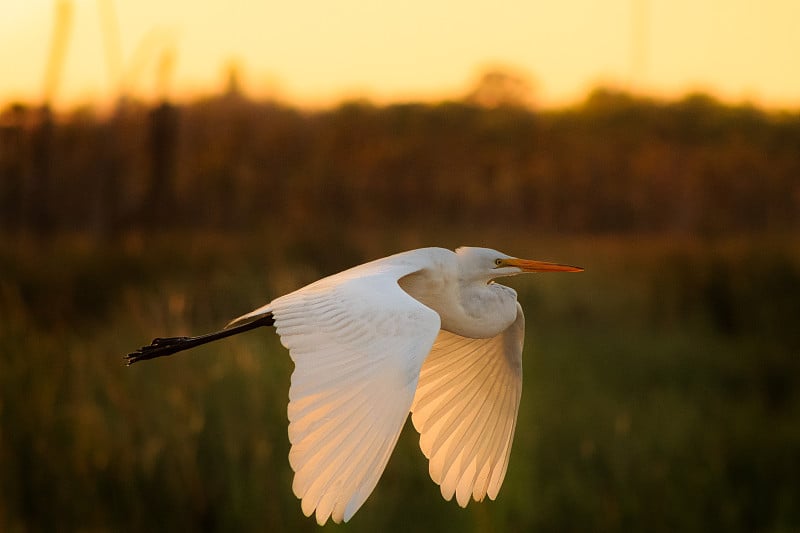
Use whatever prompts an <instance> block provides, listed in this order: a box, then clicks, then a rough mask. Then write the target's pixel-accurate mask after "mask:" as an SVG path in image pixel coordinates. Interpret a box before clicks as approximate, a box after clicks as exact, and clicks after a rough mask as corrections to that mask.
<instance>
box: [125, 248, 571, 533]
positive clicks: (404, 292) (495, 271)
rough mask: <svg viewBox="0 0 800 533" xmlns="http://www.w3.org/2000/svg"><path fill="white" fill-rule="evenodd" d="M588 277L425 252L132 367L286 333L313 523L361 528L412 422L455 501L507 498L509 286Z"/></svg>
mask: <svg viewBox="0 0 800 533" xmlns="http://www.w3.org/2000/svg"><path fill="white" fill-rule="evenodd" d="M581 270H583V269H582V268H579V267H572V266H567V265H560V264H556V263H548V262H543V261H533V260H527V259H518V258H515V257H511V256H509V255H506V254H504V253H501V252H498V251H496V250H491V249H487V248H473V247H462V248H458V249H457V250H456V251H455V252H453V251H451V250H447V249H444V248H421V249H417V250H411V251H408V252H403V253H399V254H396V255H392V256H389V257H385V258H383V259H377V260H375V261H371V262H369V263H365V264H363V265H359V266H356V267H353V268H351V269H349V270H345V271H344V272H340V273H339V274H335V275H332V276H329V277H326V278H323V279H321V280H319V281H317V282H315V283H312V284H310V285H307V286H305V287H303V288H301V289H298V290H296V291H294V292H292V293H289V294H287V295H285V296H281V297H279V298H276V299H274V300H272V301H271V302H269V303H268V304H266V305H264V306H262V307H259V308H258V309H256V310H254V311H251V312H250V313H247V314H245V315H243V316H241V317H239V318H237V319H235V320H233V321H232V322H230V323H229V324H228V325H227V326H226V328H225V329H223V330H222V331H218V332H215V333H210V334H207V335H202V336H199V337H170V338H158V339H155V340H154V341H153V342H152V344H150V345H149V346H145V347H143V348H140V349H139V350H137V351H135V352H133V353H130V354H128V355H127V356H125V357H126V359H127V362H128V364H129V365H130V364H133V363H135V362H137V361H142V360H146V359H153V358H156V357H161V356H165V355H171V354H173V353H176V352H180V351H183V350H186V349H188V348H192V347H195V346H199V345H201V344H205V343H208V342H211V341H214V340H217V339H221V338H224V337H228V336H231V335H235V334H238V333H242V332H244V331H249V330H251V329H255V328H258V327H262V326H274V327H275V329H276V331H277V333H278V335H279V336H280V340H281V343H282V344H283V345H284V346H285V347H286V348H288V350H289V354H290V356H291V358H292V360H293V361H294V364H295V368H294V371H293V373H292V376H291V386H290V388H289V407H288V415H289V441H290V443H291V448H290V451H289V463H290V465H291V467H292V469H293V470H294V472H295V475H294V481H293V484H292V490H293V491H294V493H295V495H297V497H298V498H300V499H301V507H302V510H303V513H304V514H305V515H306V516H311V514H312V513H314V512H316V519H317V522H318V523H319V524H320V525H323V524H325V522H326V521H327V520H328V518H331V519H332V520H333V521H334V522H337V523H338V522H342V521H345V522H346V521H347V520H349V519H350V518H351V517H352V516H353V514H354V513H355V512H356V511H357V510H358V509H359V508H360V507H361V505H362V504H363V503H364V501H365V500H366V499H367V497H368V496H369V495H370V493H371V492H372V490H373V489H374V488H375V485H376V484H377V483H378V479H379V478H380V476H381V474H382V473H383V470H384V468H385V467H386V463H387V462H388V460H389V456H390V454H391V453H392V450H393V449H394V447H395V444H396V443H397V439H398V436H399V435H400V430H401V429H402V428H403V425H404V423H405V420H406V418H407V417H408V414H409V412H411V415H412V421H413V424H414V427H415V428H416V429H417V431H419V433H420V448H421V449H422V452H423V453H424V454H425V456H426V457H427V458H428V459H429V463H430V464H429V471H430V476H431V478H432V479H433V481H434V482H436V483H437V484H439V485H440V488H441V493H442V496H443V497H444V498H445V499H446V500H451V499H452V498H453V496H455V498H456V501H457V502H458V504H459V505H460V506H461V507H466V505H467V503H468V502H469V500H470V498H472V499H474V500H476V501H482V500H483V499H484V498H485V497H486V496H489V498H490V499H492V500H493V499H495V498H496V497H497V493H498V491H499V490H500V486H501V485H502V483H503V479H504V477H505V474H506V468H507V467H508V459H509V454H510V451H511V442H512V440H513V437H514V428H515V426H516V419H517V410H518V408H519V401H520V395H521V392H522V346H523V341H524V336H525V318H524V315H523V313H522V307H521V306H520V304H519V303H518V302H517V293H516V292H515V291H514V290H513V289H511V288H509V287H506V286H504V285H500V284H499V283H495V282H494V281H493V280H494V279H496V278H501V277H506V276H514V275H517V274H522V273H528V272H580V271H581Z"/></svg>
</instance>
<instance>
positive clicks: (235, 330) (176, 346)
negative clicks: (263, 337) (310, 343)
mask: <svg viewBox="0 0 800 533" xmlns="http://www.w3.org/2000/svg"><path fill="white" fill-rule="evenodd" d="M273 324H275V319H274V318H272V313H270V314H267V315H264V316H262V317H259V318H258V319H256V320H254V321H252V322H247V323H246V324H242V325H241V326H234V327H232V328H228V329H223V330H222V331H216V332H214V333H208V334H206V335H200V336H198V337H165V338H158V339H153V342H152V343H150V345H148V346H143V347H141V348H139V349H138V350H136V351H135V352H131V353H129V354H128V355H126V356H125V362H126V363H127V364H128V366H130V365H132V364H133V363H136V362H138V361H145V360H147V359H155V358H156V357H164V356H165V355H172V354H174V353H177V352H182V351H184V350H188V349H189V348H194V347H195V346H201V345H203V344H207V343H209V342H213V341H216V340H219V339H224V338H226V337H230V336H231V335H238V334H239V333H244V332H245V331H250V330H251V329H256V328H260V327H264V326H272V325H273Z"/></svg>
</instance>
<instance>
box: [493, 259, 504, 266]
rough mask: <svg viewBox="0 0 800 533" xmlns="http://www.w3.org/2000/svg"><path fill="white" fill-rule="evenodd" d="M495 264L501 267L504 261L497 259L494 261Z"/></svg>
mask: <svg viewBox="0 0 800 533" xmlns="http://www.w3.org/2000/svg"><path fill="white" fill-rule="evenodd" d="M494 264H495V265H497V266H500V265H502V264H503V260H502V259H500V258H497V259H495V260H494Z"/></svg>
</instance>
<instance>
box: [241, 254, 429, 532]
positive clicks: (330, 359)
mask: <svg viewBox="0 0 800 533" xmlns="http://www.w3.org/2000/svg"><path fill="white" fill-rule="evenodd" d="M398 258H400V259H398ZM425 266H426V265H425V264H424V261H423V262H421V261H420V260H410V259H409V258H407V257H405V258H404V257H401V256H392V257H390V258H386V259H384V260H380V261H377V262H373V263H367V264H366V265H361V266H360V267H356V268H355V269H351V270H349V271H345V272H343V273H341V274H337V275H335V276H331V277H329V278H325V279H323V280H320V281H318V282H316V283H314V284H312V285H309V286H307V287H304V288H303V289H300V290H298V291H295V292H293V293H291V294H288V295H286V296H282V297H280V298H278V299H276V300H274V301H272V302H271V303H270V304H268V305H266V306H263V307H261V308H259V309H257V310H255V311H253V312H251V313H248V314H246V315H244V316H243V317H241V318H239V319H237V320H235V321H234V322H232V325H233V324H237V323H241V322H246V321H250V320H253V319H255V318H257V317H258V316H259V315H260V314H264V313H272V315H273V316H274V318H275V327H276V330H277V332H278V335H279V336H280V339H281V342H282V343H283V345H284V346H286V348H288V349H289V353H290V355H291V357H292V360H293V361H294V363H295V368H294V371H293V373H292V380H291V386H290V388H289V406H288V409H287V411H288V416H289V442H290V443H291V448H290V451H289V462H290V464H291V466H292V469H293V470H294V471H295V477H294V481H293V484H292V489H293V491H294V493H295V494H296V495H297V497H298V498H300V499H301V500H302V502H301V507H302V509H303V512H304V513H305V514H306V515H307V516H310V515H311V514H313V513H315V512H316V519H317V522H318V523H319V524H320V525H322V524H324V523H325V522H326V521H327V520H328V518H332V519H333V520H334V521H335V522H341V521H343V520H344V521H347V520H348V519H349V518H350V517H352V515H353V513H355V512H356V511H357V510H358V508H359V507H361V505H362V504H363V503H364V501H365V500H366V499H367V497H368V496H369V494H370V493H371V492H372V490H373V489H374V488H375V485H376V484H377V482H378V479H379V478H380V476H381V474H382V473H383V470H384V469H385V467H386V464H387V462H388V460H389V456H390V454H391V452H392V450H393V449H394V446H395V444H396V442H397V438H398V436H399V434H400V430H401V429H402V427H403V424H404V422H405V420H406V418H407V417H408V413H409V409H410V407H411V403H412V401H413V399H414V391H415V390H416V386H417V380H418V378H419V372H420V368H421V367H422V364H423V361H424V360H425V357H426V356H427V355H428V353H429V352H430V349H431V346H432V345H433V342H434V340H435V339H436V336H437V334H438V332H439V325H440V320H439V315H438V314H437V313H435V312H434V311H433V310H431V309H430V308H428V307H426V306H424V305H423V304H422V303H420V302H419V301H417V300H415V299H414V298H412V297H411V296H409V295H408V294H407V293H406V292H405V291H403V290H402V289H401V288H400V286H399V285H398V283H397V282H398V280H399V279H400V278H402V277H403V276H406V275H408V274H411V273H414V272H418V271H420V270H421V269H423V268H425Z"/></svg>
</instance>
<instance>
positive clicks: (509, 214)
mask: <svg viewBox="0 0 800 533" xmlns="http://www.w3.org/2000/svg"><path fill="white" fill-rule="evenodd" d="M498 76H499V75H497V74H495V75H494V76H489V77H488V78H487V79H486V80H484V81H483V83H481V84H479V86H478V88H477V89H476V90H474V91H473V92H472V93H471V94H469V95H468V96H467V97H466V99H465V100H463V101H452V102H444V103H441V104H437V105H423V104H413V103H412V104H398V105H390V106H386V107H376V106H374V105H371V104H369V103H368V102H348V103H344V104H342V105H341V106H339V107H337V108H335V109H332V110H324V111H316V112H312V111H302V110H299V109H295V108H291V107H287V106H283V105H280V104H277V103H274V102H253V101H250V100H247V99H245V98H243V97H242V96H241V95H239V94H238V93H235V92H234V93H231V94H228V95H225V96H222V97H217V98H212V99H207V100H205V101H200V102H197V103H194V104H186V105H180V106H177V105H171V104H167V103H164V104H163V105H160V106H158V107H156V108H155V109H147V108H145V107H142V106H140V105H136V104H135V103H130V102H129V103H127V104H121V105H120V106H119V107H118V108H117V110H116V111H115V113H114V114H113V115H112V116H110V117H105V116H97V115H95V114H93V112H92V110H91V109H80V110H77V111H75V112H74V113H72V114H70V115H67V116H64V117H54V116H53V115H52V114H51V113H50V112H49V111H47V110H46V109H45V110H40V109H31V108H27V107H24V106H15V107H14V106H12V107H11V108H9V109H7V110H5V112H4V113H3V114H2V120H0V124H2V127H0V140H1V141H2V142H1V143H0V175H2V179H0V213H2V216H0V228H5V229H7V230H10V231H17V230H19V229H31V228H33V229H35V230H36V231H39V232H40V233H44V234H48V233H50V232H53V231H57V230H63V229H68V230H72V231H81V232H88V233H91V234H95V235H106V236H109V237H111V238H115V237H116V236H117V235H119V234H121V233H124V232H126V231H130V230H148V229H152V228H154V227H157V228H160V229H163V228H164V227H169V228H191V229H193V230H198V229H208V230H237V231H241V230H253V229H257V230H261V229H264V228H267V227H271V228H274V227H275V226H276V225H278V224H279V225H280V226H279V227H281V228H287V227H291V228H292V230H293V231H305V232H315V231H317V230H316V229H315V228H317V227H318V226H319V225H320V223H326V224H336V225H337V226H338V227H339V228H344V229H349V228H351V227H360V226H363V225H371V226H375V225H378V226H382V227H387V228H389V227H393V226H396V225H397V224H401V223H402V224H407V223H416V224H419V225H421V226H422V227H430V226H431V225H435V226H442V225H445V226H453V225H455V226H460V225H463V224H465V223H466V224H475V225H481V226H485V225H495V226H499V227H504V226H509V225H513V226H514V227H518V228H524V229H529V230H537V231H545V232H562V233H563V232H577V233H586V232H591V233H595V234H597V233H641V232H649V233H665V232H668V233H678V234H688V235H703V236H724V235H731V234H738V233H741V232H749V233H753V232H765V231H770V232H771V231H797V230H798V229H800V180H798V176H800V157H799V156H798V147H800V113H788V112H784V113H768V112H765V111H763V110H759V109H757V108H753V107H742V106H736V107H733V106H727V105H724V104H721V103H719V102H716V101H715V100H713V99H712V98H710V97H708V96H705V95H701V94H695V95H690V96H687V97H686V98H683V99H681V100H678V101H675V102H660V101H655V100H648V99H643V98H639V97H634V96H632V95H629V94H626V93H620V92H614V91H611V90H602V89H598V90H596V91H595V92H593V93H592V94H591V95H590V96H589V97H588V98H587V99H586V101H585V102H583V104H581V105H580V106H576V107H574V108H568V109H563V110H555V111H534V110H532V109H531V108H529V107H526V106H524V105H522V103H521V102H522V98H521V97H520V96H519V95H518V94H517V93H519V92H520V91H521V89H519V87H518V85H519V84H521V83H522V82H516V83H508V85H510V87H506V86H505V84H503V83H502V82H503V78H502V77H500V79H499V80H498V79H496V78H497V77H498ZM512 81H513V80H512ZM498 93H499V94H498ZM503 95H506V96H505V98H506V99H505V100H504V99H503ZM487 102H488V103H487Z"/></svg>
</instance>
